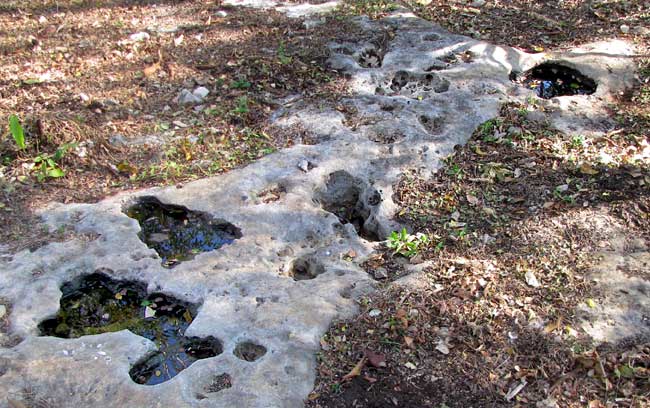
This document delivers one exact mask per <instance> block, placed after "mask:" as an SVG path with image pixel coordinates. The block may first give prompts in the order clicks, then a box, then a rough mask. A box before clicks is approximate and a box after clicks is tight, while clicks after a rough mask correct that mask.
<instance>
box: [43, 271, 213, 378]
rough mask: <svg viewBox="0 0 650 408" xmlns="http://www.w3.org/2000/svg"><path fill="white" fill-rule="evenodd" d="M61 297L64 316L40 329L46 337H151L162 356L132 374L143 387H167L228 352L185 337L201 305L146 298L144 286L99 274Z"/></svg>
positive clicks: (205, 340)
mask: <svg viewBox="0 0 650 408" xmlns="http://www.w3.org/2000/svg"><path fill="white" fill-rule="evenodd" d="M61 292H63V296H62V297H61V301H60V305H61V307H60V309H59V312H58V313H57V315H56V316H55V317H54V318H52V319H48V320H45V321H43V322H42V323H41V324H40V325H39V329H40V331H41V334H42V335H45V336H56V337H62V338H77V337H81V336H85V335H92V334H101V333H107V332H113V331H119V330H130V331H131V332H133V333H135V334H137V335H140V336H142V337H146V338H147V339H149V340H151V341H153V342H154V343H156V346H157V347H158V351H156V352H155V353H153V354H151V355H149V356H147V357H145V358H144V359H143V360H142V361H141V362H139V363H138V364H136V365H135V366H133V368H132V369H131V371H130V375H131V378H132V379H133V380H134V381H135V382H137V383H139V384H147V385H155V384H159V383H162V382H165V381H167V380H169V379H170V378H172V377H174V376H176V375H177V374H178V373H179V372H181V371H183V370H184V369H185V368H187V367H189V366H190V365H191V364H192V363H193V362H194V361H196V360H200V359H203V358H209V357H214V356H217V355H219V354H221V353H222V351H223V348H222V345H221V342H220V341H219V340H218V339H216V338H214V337H212V336H209V337H205V338H199V337H186V336H185V335H184V334H185V330H186V329H187V327H188V326H189V325H190V323H191V322H192V320H193V319H194V317H195V316H196V313H197V309H198V306H197V305H195V304H192V303H189V302H183V301H181V300H178V299H175V298H174V297H172V296H168V295H165V294H163V293H152V294H147V291H146V285H145V284H144V283H142V282H137V281H120V280H115V279H112V278H111V277H110V276H108V275H106V274H105V273H103V272H102V271H98V272H95V273H93V274H91V275H85V276H82V277H79V278H77V279H75V280H73V281H71V282H67V283H65V284H64V285H63V286H61ZM151 314H153V316H151V317H147V318H145V315H151Z"/></svg>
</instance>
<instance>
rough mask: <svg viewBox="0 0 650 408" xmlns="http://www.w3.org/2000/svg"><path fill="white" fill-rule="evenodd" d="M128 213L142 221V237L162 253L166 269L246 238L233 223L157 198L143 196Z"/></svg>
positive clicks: (140, 235) (159, 253) (148, 244)
mask: <svg viewBox="0 0 650 408" xmlns="http://www.w3.org/2000/svg"><path fill="white" fill-rule="evenodd" d="M125 213H126V215H128V216H129V217H131V218H133V219H136V220H138V223H139V224H140V228H141V230H140V233H139V234H138V236H139V237H140V239H141V240H142V241H143V242H144V243H145V244H147V246H148V247H149V248H153V249H155V250H156V252H158V255H159V256H160V257H161V258H162V264H163V266H165V267H168V268H172V267H174V266H176V265H177V264H179V263H180V262H181V261H186V260H189V259H192V258H193V257H194V255H196V254H197V253H199V252H208V251H212V250H215V249H218V248H220V247H222V246H223V245H226V244H231V243H232V242H233V241H234V240H236V239H238V238H241V236H242V234H241V231H240V229H239V228H237V227H235V226H234V225H233V224H231V223H229V222H226V221H224V220H219V219H215V218H212V217H211V216H210V215H209V214H207V213H204V212H199V211H191V210H189V209H187V208H185V207H182V206H180V205H172V204H163V203H161V202H160V201H159V200H158V199H157V198H155V197H141V198H140V199H138V202H137V203H135V204H133V205H132V206H130V207H129V208H127V209H126V211H125Z"/></svg>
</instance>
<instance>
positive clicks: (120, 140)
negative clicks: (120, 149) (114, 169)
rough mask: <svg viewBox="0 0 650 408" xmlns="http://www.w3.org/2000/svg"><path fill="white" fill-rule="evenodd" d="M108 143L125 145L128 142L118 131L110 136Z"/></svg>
mask: <svg viewBox="0 0 650 408" xmlns="http://www.w3.org/2000/svg"><path fill="white" fill-rule="evenodd" d="M108 143H110V144H112V145H113V146H125V145H126V144H127V143H126V139H125V138H124V136H122V135H120V134H119V133H116V134H114V135H112V136H111V137H109V138H108Z"/></svg>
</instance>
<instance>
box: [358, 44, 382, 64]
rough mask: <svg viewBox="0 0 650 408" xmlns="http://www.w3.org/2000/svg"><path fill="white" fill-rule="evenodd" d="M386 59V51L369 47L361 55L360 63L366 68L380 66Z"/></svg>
mask: <svg viewBox="0 0 650 408" xmlns="http://www.w3.org/2000/svg"><path fill="white" fill-rule="evenodd" d="M383 59H384V53H383V52H382V51H381V50H379V51H378V50H376V49H375V48H368V49H366V50H364V51H363V52H361V54H360V55H359V59H358V62H359V65H361V66H362V67H364V68H379V67H381V64H382V62H383Z"/></svg>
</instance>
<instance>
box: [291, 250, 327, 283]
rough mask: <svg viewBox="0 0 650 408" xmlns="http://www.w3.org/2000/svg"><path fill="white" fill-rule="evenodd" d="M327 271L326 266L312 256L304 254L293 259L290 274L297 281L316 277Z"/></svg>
mask: <svg viewBox="0 0 650 408" xmlns="http://www.w3.org/2000/svg"><path fill="white" fill-rule="evenodd" d="M321 273H325V267H324V266H323V264H322V263H320V262H318V261H317V260H316V259H315V258H314V257H312V256H309V255H307V256H304V257H302V258H298V259H296V260H294V261H293V264H292V265H291V270H290V271H289V276H291V277H292V278H293V280H295V281H299V280H309V279H314V278H315V277H317V276H318V275H320V274H321Z"/></svg>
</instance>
